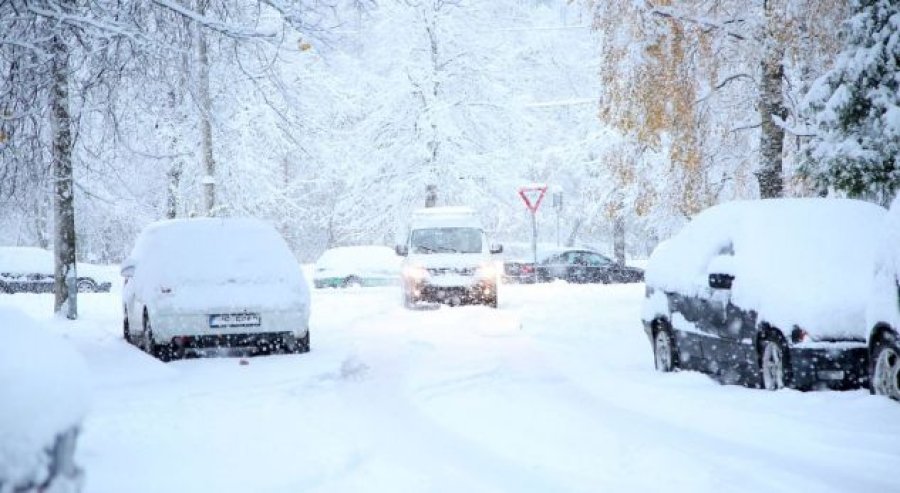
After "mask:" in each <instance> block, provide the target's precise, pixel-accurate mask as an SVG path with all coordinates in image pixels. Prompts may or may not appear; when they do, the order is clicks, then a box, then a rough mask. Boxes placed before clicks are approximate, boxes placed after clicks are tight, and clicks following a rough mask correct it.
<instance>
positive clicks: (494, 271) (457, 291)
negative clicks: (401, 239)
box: [396, 207, 503, 307]
mask: <svg viewBox="0 0 900 493" xmlns="http://www.w3.org/2000/svg"><path fill="white" fill-rule="evenodd" d="M396 250H397V254H398V255H400V256H402V257H405V260H404V262H403V270H402V282H401V285H402V290H403V302H404V305H405V306H406V307H412V306H413V305H415V304H416V303H418V302H419V301H435V302H444V303H449V304H451V305H457V304H462V303H481V304H485V305H489V306H492V307H496V306H497V286H498V284H499V277H500V274H501V270H502V268H501V267H500V265H499V264H498V262H497V261H496V260H495V259H494V258H493V256H492V255H493V254H496V253H501V252H502V251H503V247H502V246H500V245H490V246H489V243H488V241H487V236H486V235H485V233H484V228H483V227H482V225H481V221H480V220H479V218H478V216H477V214H476V213H475V211H473V210H472V209H469V208H467V207H431V208H427V209H420V210H418V211H416V212H414V213H413V215H412V218H411V219H410V223H409V235H408V236H407V238H406V242H405V243H404V244H402V245H397V248H396Z"/></svg>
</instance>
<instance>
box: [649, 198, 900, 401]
mask: <svg viewBox="0 0 900 493" xmlns="http://www.w3.org/2000/svg"><path fill="white" fill-rule="evenodd" d="M885 214H886V211H885V210H884V208H882V207H879V206H877V205H874V204H870V203H866V202H861V201H855V200H839V199H769V200H758V201H738V202H730V203H725V204H721V205H717V206H714V207H711V208H709V209H707V210H706V211H704V212H702V213H700V214H699V215H697V217H695V218H694V219H693V220H692V221H691V222H690V223H689V224H688V225H687V226H685V227H684V228H683V229H682V230H681V231H680V232H679V233H678V234H677V235H675V236H674V237H673V238H671V239H669V240H667V241H665V242H663V243H662V244H660V245H659V246H658V247H657V248H656V250H655V251H654V252H653V255H652V256H651V257H650V261H649V264H648V266H647V272H646V276H647V280H646V284H647V288H646V298H645V300H644V304H643V309H642V319H643V322H644V330H645V332H646V333H647V336H648V337H649V339H650V342H651V345H652V347H653V351H654V357H655V362H656V368H657V369H658V370H660V371H672V370H674V369H677V368H683V369H689V370H698V371H701V372H705V373H709V374H712V375H715V376H716V377H717V379H719V380H720V381H723V382H725V383H741V384H744V385H749V386H753V387H763V388H766V389H773V390H774V389H779V388H782V387H792V388H798V389H812V388H820V387H833V388H852V387H858V386H860V385H863V384H865V383H866V382H867V381H868V372H867V360H868V353H867V347H866V332H867V330H866V316H865V313H866V303H867V301H868V300H867V296H868V292H869V289H868V288H869V286H870V284H871V272H872V265H873V262H874V252H875V247H874V241H873V239H874V238H877V237H878V234H879V231H880V230H881V228H882V227H883V220H884V217H885Z"/></svg>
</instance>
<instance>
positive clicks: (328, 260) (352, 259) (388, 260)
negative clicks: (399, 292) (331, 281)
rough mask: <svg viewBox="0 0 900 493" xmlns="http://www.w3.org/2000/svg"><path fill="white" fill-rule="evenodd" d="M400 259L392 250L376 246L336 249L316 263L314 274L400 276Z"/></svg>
mask: <svg viewBox="0 0 900 493" xmlns="http://www.w3.org/2000/svg"><path fill="white" fill-rule="evenodd" d="M402 260H403V259H402V257H399V256H397V254H396V253H394V250H393V249H392V248H389V247H386V246H377V245H365V246H349V247H337V248H331V249H329V250H326V251H325V253H323V254H322V256H321V257H319V260H317V261H316V272H317V273H320V274H321V273H326V274H328V275H329V276H333V277H344V276H349V275H354V274H355V275H360V274H362V275H366V274H380V275H385V274H393V275H399V274H400V264H401V262H402Z"/></svg>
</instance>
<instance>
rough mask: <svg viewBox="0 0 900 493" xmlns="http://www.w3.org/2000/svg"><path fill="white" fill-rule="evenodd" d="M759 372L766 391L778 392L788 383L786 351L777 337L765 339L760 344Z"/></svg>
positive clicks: (788, 373) (788, 372)
mask: <svg viewBox="0 0 900 493" xmlns="http://www.w3.org/2000/svg"><path fill="white" fill-rule="evenodd" d="M759 347H760V354H759V372H760V374H761V375H762V382H761V383H762V386H763V388H764V389H766V390H779V389H783V388H785V387H787V386H788V384H789V383H790V371H789V368H790V367H789V361H788V355H787V351H786V349H785V346H784V343H783V342H782V341H781V338H779V337H767V338H765V339H763V340H762V341H761V342H760V345H759Z"/></svg>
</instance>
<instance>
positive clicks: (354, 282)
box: [341, 276, 362, 288]
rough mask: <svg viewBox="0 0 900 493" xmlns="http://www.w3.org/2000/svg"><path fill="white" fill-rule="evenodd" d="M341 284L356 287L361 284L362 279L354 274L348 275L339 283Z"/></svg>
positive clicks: (346, 286)
mask: <svg viewBox="0 0 900 493" xmlns="http://www.w3.org/2000/svg"><path fill="white" fill-rule="evenodd" d="M341 286H342V287H345V288H358V287H360V286H362V281H361V280H360V279H359V278H358V277H356V276H350V277H348V278H346V279H344V282H343V283H342V284H341Z"/></svg>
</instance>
